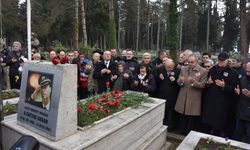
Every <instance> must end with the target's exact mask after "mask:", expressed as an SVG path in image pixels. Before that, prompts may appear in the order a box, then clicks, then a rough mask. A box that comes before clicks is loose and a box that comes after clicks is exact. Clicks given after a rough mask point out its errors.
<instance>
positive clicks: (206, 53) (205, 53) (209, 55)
mask: <svg viewBox="0 0 250 150" xmlns="http://www.w3.org/2000/svg"><path fill="white" fill-rule="evenodd" d="M205 55H208V57H209V58H211V54H210V53H208V52H204V53H203V54H202V56H205Z"/></svg>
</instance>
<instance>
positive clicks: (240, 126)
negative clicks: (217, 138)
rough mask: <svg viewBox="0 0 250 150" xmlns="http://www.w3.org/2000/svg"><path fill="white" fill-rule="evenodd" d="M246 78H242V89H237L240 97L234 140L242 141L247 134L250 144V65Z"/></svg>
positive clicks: (248, 65) (249, 64)
mask: <svg viewBox="0 0 250 150" xmlns="http://www.w3.org/2000/svg"><path fill="white" fill-rule="evenodd" d="M246 74H247V75H246V76H244V77H242V78H241V81H240V87H239V86H237V87H236V88H235V93H236V94H237V95H240V101H239V104H238V107H237V120H236V129H235V133H234V138H235V139H236V140H239V141H240V140H242V137H244V134H246V141H245V142H247V143H249V144H250V63H248V64H247V66H246Z"/></svg>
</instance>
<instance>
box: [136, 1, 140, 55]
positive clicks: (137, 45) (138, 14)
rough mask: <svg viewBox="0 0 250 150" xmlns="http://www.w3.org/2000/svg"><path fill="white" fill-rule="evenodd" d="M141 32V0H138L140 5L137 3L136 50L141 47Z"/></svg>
mask: <svg viewBox="0 0 250 150" xmlns="http://www.w3.org/2000/svg"><path fill="white" fill-rule="evenodd" d="M139 34H140V0H138V5H137V25H136V48H135V51H136V52H138V49H139Z"/></svg>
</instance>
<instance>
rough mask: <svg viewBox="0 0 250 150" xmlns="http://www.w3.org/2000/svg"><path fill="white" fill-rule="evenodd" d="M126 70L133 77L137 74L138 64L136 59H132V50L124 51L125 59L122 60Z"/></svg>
mask: <svg viewBox="0 0 250 150" xmlns="http://www.w3.org/2000/svg"><path fill="white" fill-rule="evenodd" d="M124 62H125V65H126V68H127V69H129V70H130V71H131V72H132V73H133V75H134V76H135V75H137V74H138V67H139V63H138V61H137V59H136V58H135V57H134V52H133V51H132V50H127V51H126V59H125V60H124Z"/></svg>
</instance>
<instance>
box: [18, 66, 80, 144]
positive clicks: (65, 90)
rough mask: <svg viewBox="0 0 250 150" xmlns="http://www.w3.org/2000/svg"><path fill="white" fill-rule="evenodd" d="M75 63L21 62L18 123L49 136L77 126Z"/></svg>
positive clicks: (55, 137) (59, 136) (67, 132)
mask: <svg viewBox="0 0 250 150" xmlns="http://www.w3.org/2000/svg"><path fill="white" fill-rule="evenodd" d="M76 82H77V69H76V65H70V64H65V65H53V64H51V63H49V62H28V63H27V64H25V65H24V70H23V74H22V83H21V90H20V99H19V104H18V114H17V120H18V124H20V125H22V126H24V127H27V128H28V129H30V130H32V131H34V132H36V133H38V134H40V135H42V136H45V137H47V138H49V139H52V140H55V141H57V140H59V139H62V138H63V137H67V136H69V135H71V134H73V133H75V132H76V130H77V113H76V105H77V83H76Z"/></svg>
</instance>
